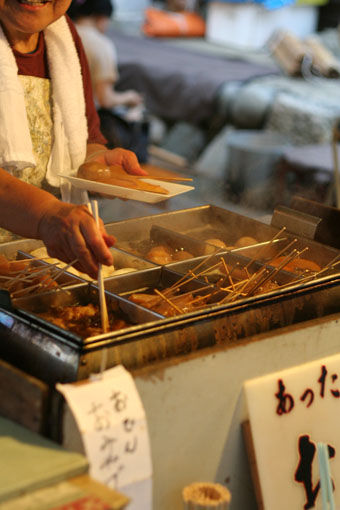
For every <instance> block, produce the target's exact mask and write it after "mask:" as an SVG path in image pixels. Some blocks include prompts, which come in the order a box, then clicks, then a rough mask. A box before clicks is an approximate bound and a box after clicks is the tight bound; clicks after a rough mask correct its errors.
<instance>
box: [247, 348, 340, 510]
mask: <svg viewBox="0 0 340 510" xmlns="http://www.w3.org/2000/svg"><path fill="white" fill-rule="evenodd" d="M244 391H245V398H246V404H247V409H248V419H249V422H250V427H251V433H252V441H253V447H254V453H255V460H256V465H257V471H258V477H259V485H260V490H261V497H262V502H263V508H264V509H265V510H273V509H275V510H287V508H289V509H294V510H307V509H308V508H315V509H321V508H322V503H321V490H320V477H319V465H318V456H317V443H319V442H322V443H324V444H326V445H327V447H328V455H329V459H330V460H329V464H330V470H331V474H332V483H333V495H334V500H335V503H336V506H337V507H340V432H339V431H340V355H335V356H330V357H327V358H322V359H320V360H317V361H313V362H309V363H306V364H303V365H299V366H296V367H293V368H289V369H286V370H281V371H279V372H275V373H272V374H269V375H265V376H263V377H259V378H256V379H252V380H249V381H246V382H245V384H244Z"/></svg>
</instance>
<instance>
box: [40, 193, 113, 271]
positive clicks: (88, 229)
mask: <svg viewBox="0 0 340 510" xmlns="http://www.w3.org/2000/svg"><path fill="white" fill-rule="evenodd" d="M53 209H55V208H53ZM101 228H102V229H103V227H101ZM39 236H40V238H41V239H42V240H43V241H44V243H45V245H46V247H47V250H48V253H49V254H50V255H51V256H54V257H56V258H59V259H60V260H62V261H63V262H66V263H70V262H72V261H73V260H75V259H77V260H78V262H77V263H76V264H75V267H76V268H77V269H79V270H81V271H82V272H84V273H87V274H89V275H90V276H91V277H93V278H96V277H97V273H98V264H106V265H112V263H113V257H112V254H111V252H110V250H109V248H108V246H110V245H111V243H112V242H113V241H114V239H113V238H112V236H108V235H107V234H106V235H105V237H103V234H102V231H101V229H100V228H98V227H97V225H96V222H95V219H94V218H93V216H92V215H91V214H90V213H89V211H88V209H87V207H85V206H74V205H71V204H64V203H62V202H61V203H60V205H58V208H57V210H50V211H49V212H48V213H47V214H45V216H44V217H43V218H42V220H41V222H40V225H39Z"/></svg>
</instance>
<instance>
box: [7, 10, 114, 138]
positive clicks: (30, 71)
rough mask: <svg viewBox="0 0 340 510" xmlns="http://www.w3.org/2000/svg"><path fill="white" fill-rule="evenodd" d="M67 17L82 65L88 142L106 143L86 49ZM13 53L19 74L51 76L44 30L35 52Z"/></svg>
mask: <svg viewBox="0 0 340 510" xmlns="http://www.w3.org/2000/svg"><path fill="white" fill-rule="evenodd" d="M66 19H67V21H68V24H69V27H70V30H71V33H72V36H73V40H74V43H75V45H76V49H77V53H78V57H79V61H80V66H81V69H82V77H83V86H84V95H85V104H86V118H87V127H88V139H87V142H88V143H101V144H106V142H107V141H106V139H105V138H104V136H103V135H102V133H101V132H100V121H99V117H98V114H97V111H96V108H95V105H94V102H93V93H92V84H91V78H90V71H89V67H88V63H87V60H86V56H85V51H84V48H83V45H82V43H81V40H80V37H79V35H78V33H77V31H76V29H75V27H74V25H73V23H72V21H71V20H70V18H68V17H67V16H66ZM13 53H14V56H15V59H16V62H17V66H18V69H19V74H22V75H24V76H36V77H37V78H50V75H49V70H48V63H47V52H46V44H45V39H44V34H43V32H41V33H40V36H39V42H38V47H37V49H36V50H35V51H34V53H20V52H19V51H16V50H13Z"/></svg>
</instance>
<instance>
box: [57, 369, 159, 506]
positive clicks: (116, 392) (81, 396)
mask: <svg viewBox="0 0 340 510" xmlns="http://www.w3.org/2000/svg"><path fill="white" fill-rule="evenodd" d="M57 387H58V389H59V391H61V392H62V393H63V394H64V396H65V397H66V399H67V402H68V404H69V406H70V408H71V410H72V412H73V414H74V417H75V419H76V421H77V424H78V427H79V430H80V433H81V436H82V441H83V444H84V448H85V452H86V455H87V458H88V459H89V464H90V475H91V476H92V477H93V478H95V479H96V480H99V481H100V482H102V483H104V484H105V485H107V486H109V487H111V488H116V489H122V490H123V488H124V487H126V486H130V485H131V484H134V483H137V484H138V483H140V482H141V481H143V480H145V479H148V478H151V476H152V466H151V456H150V446H149V438H148V432H147V424H146V418H145V413H144V409H143V406H142V402H141V400H140V398H139V395H138V393H137V391H136V389H135V386H134V381H133V379H132V377H131V376H130V374H129V373H128V372H127V371H126V370H125V369H124V368H123V367H121V366H119V367H115V368H114V369H110V370H107V371H105V372H104V373H103V374H102V376H101V377H98V378H97V379H95V380H93V381H90V382H88V383H87V384H82V385H71V384H65V385H58V386H57ZM145 508H147V506H146V507H145Z"/></svg>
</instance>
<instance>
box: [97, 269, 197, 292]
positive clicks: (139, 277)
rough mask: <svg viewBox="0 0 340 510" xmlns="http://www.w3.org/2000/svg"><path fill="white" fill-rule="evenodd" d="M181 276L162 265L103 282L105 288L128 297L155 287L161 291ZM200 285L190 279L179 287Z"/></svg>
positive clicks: (184, 289)
mask: <svg viewBox="0 0 340 510" xmlns="http://www.w3.org/2000/svg"><path fill="white" fill-rule="evenodd" d="M181 278H182V275H181V274H179V273H177V272H175V271H173V270H171V269H167V268H166V267H164V266H162V267H157V268H154V269H151V270H145V271H140V272H138V273H131V274H127V275H124V276H121V277H117V278H112V279H110V278H109V279H107V280H106V282H105V290H106V291H108V292H112V293H114V294H117V295H119V296H127V297H128V296H129V295H130V294H131V293H135V292H149V291H150V290H153V289H155V288H156V289H158V290H160V291H162V290H164V289H166V288H168V287H170V286H172V285H174V284H176V283H177V282H178V281H179V280H180V279H181ZM201 287H202V283H201V282H199V281H197V280H195V279H192V280H190V282H188V283H186V284H184V285H183V286H182V287H181V292H190V291H192V290H196V289H198V288H201Z"/></svg>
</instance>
